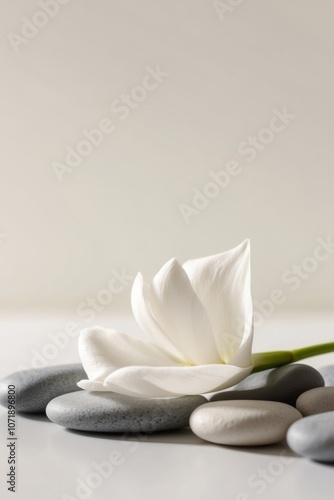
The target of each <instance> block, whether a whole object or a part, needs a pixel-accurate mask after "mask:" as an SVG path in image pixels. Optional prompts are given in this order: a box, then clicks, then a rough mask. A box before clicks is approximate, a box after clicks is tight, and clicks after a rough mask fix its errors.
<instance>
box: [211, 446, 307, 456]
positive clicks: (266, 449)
mask: <svg viewBox="0 0 334 500" xmlns="http://www.w3.org/2000/svg"><path fill="white" fill-rule="evenodd" d="M217 446H222V447H223V448H225V449H229V450H234V451H240V453H243V454H244V453H252V454H254V455H267V456H280V455H282V454H284V456H285V457H293V458H300V457H299V456H298V455H296V454H295V453H294V452H293V451H292V450H290V448H289V447H288V446H287V445H285V444H284V443H278V444H271V445H262V446H224V445H217Z"/></svg>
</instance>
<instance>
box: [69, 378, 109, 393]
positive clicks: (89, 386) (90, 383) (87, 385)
mask: <svg viewBox="0 0 334 500" xmlns="http://www.w3.org/2000/svg"><path fill="white" fill-rule="evenodd" d="M77 386H78V387H80V388H81V389H84V390H85V391H95V392H102V391H103V392H110V389H108V387H105V386H104V385H103V382H97V381H96V380H86V379H84V380H80V382H78V383H77Z"/></svg>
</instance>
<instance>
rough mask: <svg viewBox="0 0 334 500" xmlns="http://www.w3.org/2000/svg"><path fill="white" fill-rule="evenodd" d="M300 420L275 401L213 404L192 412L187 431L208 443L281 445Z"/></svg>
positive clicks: (288, 408) (296, 412) (291, 408)
mask: <svg viewBox="0 0 334 500" xmlns="http://www.w3.org/2000/svg"><path fill="white" fill-rule="evenodd" d="M300 418H302V416H301V414H300V413H299V411H297V410H296V408H293V407H292V406H290V405H287V404H284V403H277V402H276V401H245V400H243V401H216V402H214V403H207V404H205V405H202V406H200V407H199V408H196V410H195V411H194V412H193V414H192V415H191V417H190V427H191V429H192V431H193V432H194V433H195V434H196V435H197V436H198V437H200V438H202V439H205V440H206V441H210V442H211V443H217V444H223V445H230V446H231V445H232V446H263V445H267V444H275V443H279V442H281V441H283V439H284V438H285V435H286V431H287V430H288V428H289V427H290V425H291V424H292V422H295V421H296V420H298V419H300Z"/></svg>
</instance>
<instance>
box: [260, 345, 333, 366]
mask: <svg viewBox="0 0 334 500" xmlns="http://www.w3.org/2000/svg"><path fill="white" fill-rule="evenodd" d="M329 352H334V342H328V343H327V344H318V345H312V346H310V347H302V348H301V349H294V350H292V351H272V352H258V353H255V354H253V366H254V368H253V370H252V373H255V372H261V371H263V370H267V369H268V368H276V367H277V366H283V365H287V364H288V363H295V362H296V361H300V360H301V359H305V358H309V357H311V356H318V355H319V354H326V353H329Z"/></svg>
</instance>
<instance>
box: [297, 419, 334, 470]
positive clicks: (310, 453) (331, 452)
mask: <svg viewBox="0 0 334 500" xmlns="http://www.w3.org/2000/svg"><path fill="white" fill-rule="evenodd" d="M287 443H288V445H289V446H290V448H291V449H292V450H293V451H294V452H295V453H297V454H298V455H302V456H304V457H307V458H311V459H312V460H317V461H320V462H334V411H329V412H326V413H320V414H318V415H310V416H308V417H304V418H302V419H301V420H299V421H298V422H295V423H294V424H292V426H291V427H290V429H289V430H288V433H287Z"/></svg>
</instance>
